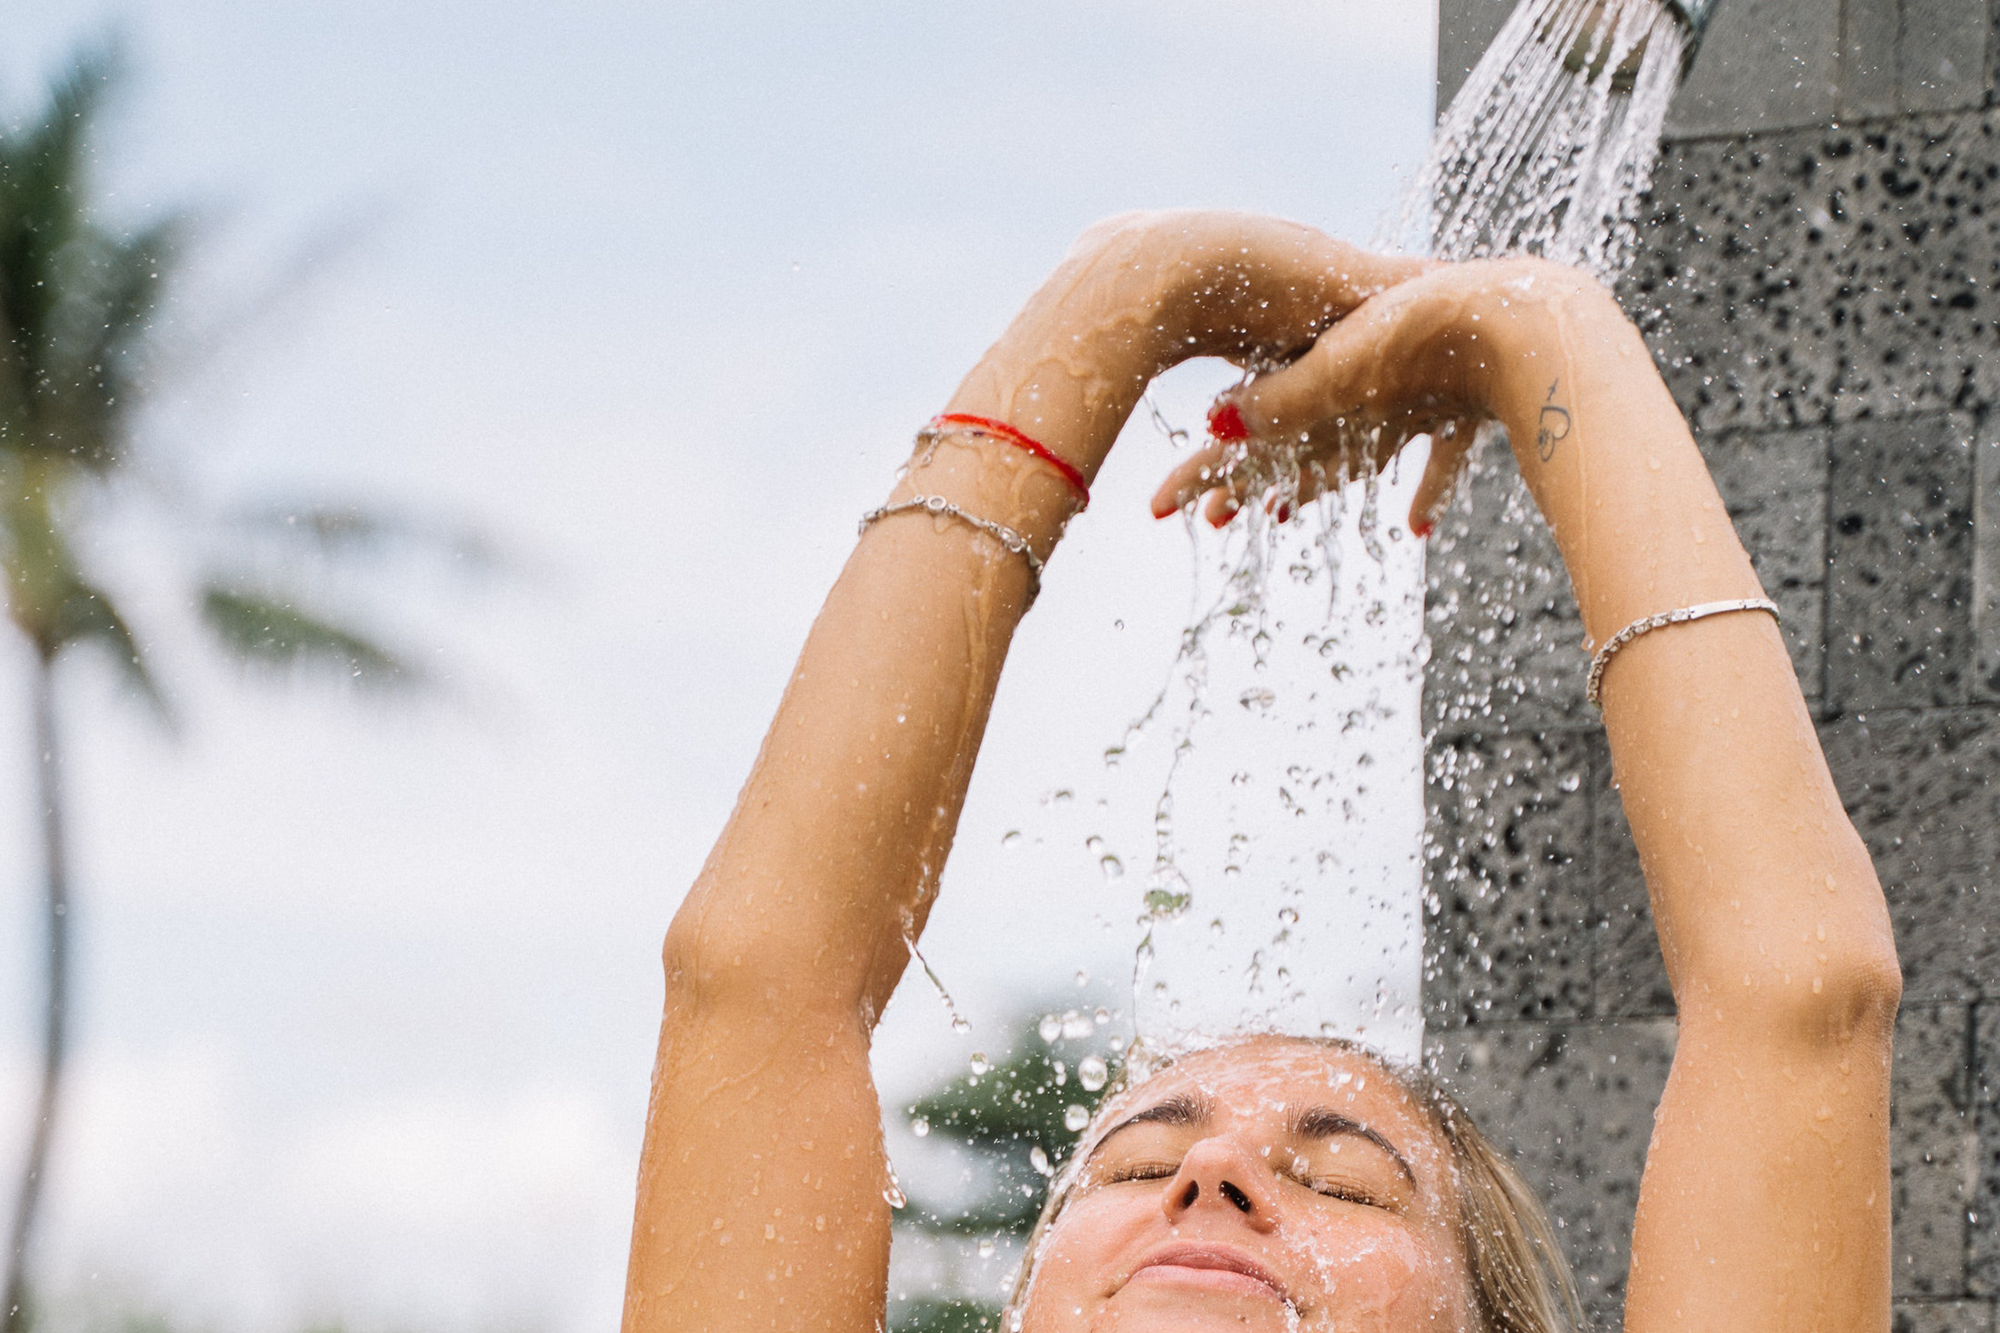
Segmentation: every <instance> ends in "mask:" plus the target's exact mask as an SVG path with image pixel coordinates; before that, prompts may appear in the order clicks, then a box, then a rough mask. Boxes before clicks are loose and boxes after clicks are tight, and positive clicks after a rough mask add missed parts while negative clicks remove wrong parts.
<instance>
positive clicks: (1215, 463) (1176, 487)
mask: <svg viewBox="0 0 2000 1333" xmlns="http://www.w3.org/2000/svg"><path fill="white" fill-rule="evenodd" d="M1242 451H1243V446H1242V445H1240V444H1227V443H1224V442H1222V441H1220V440H1218V441H1215V442H1213V443H1211V444H1208V445H1206V446H1204V447H1203V448H1200V449H1197V450H1196V451H1195V452H1194V453H1192V454H1189V455H1188V456H1187V457H1186V458H1184V459H1182V460H1181V461H1180V462H1179V463H1176V464H1175V465H1174V468H1173V470H1172V471H1171V472H1169V473H1167V476H1166V480H1164V481H1162V482H1161V483H1160V488H1159V489H1158V490H1156V491H1154V492H1153V517H1154V518H1165V517H1166V516H1167V515H1169V514H1171V513H1173V512H1175V511H1176V510H1178V509H1179V508H1181V506H1183V505H1187V504H1192V503H1194V501H1196V500H1197V499H1200V498H1201V496H1203V495H1204V494H1206V493H1207V492H1209V491H1212V490H1214V489H1216V488H1217V487H1218V486H1219V485H1221V483H1222V478H1223V476H1224V474H1225V473H1226V472H1227V471H1228V465H1229V461H1230V456H1231V455H1232V454H1239V455H1240V454H1241V453H1242Z"/></svg>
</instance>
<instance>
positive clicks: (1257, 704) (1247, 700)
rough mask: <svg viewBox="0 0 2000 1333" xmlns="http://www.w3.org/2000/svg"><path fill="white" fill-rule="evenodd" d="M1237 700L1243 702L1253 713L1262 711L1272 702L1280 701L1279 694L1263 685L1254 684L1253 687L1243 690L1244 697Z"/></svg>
mask: <svg viewBox="0 0 2000 1333" xmlns="http://www.w3.org/2000/svg"><path fill="white" fill-rule="evenodd" d="M1236 702H1237V703H1240V704H1242V705H1243V706H1244V707H1245V708H1247V709H1249V710H1250V711H1251V712H1253V713H1261V712H1263V711H1264V710H1265V709H1267V708H1269V707H1270V706H1271V705H1272V704H1274V703H1276V702H1278V696H1277V694H1276V693H1275V692H1274V691H1272V690H1270V689H1267V688H1265V687H1264V686H1262V685H1253V686H1252V687H1251V688H1249V689H1247V690H1245V691H1243V695H1242V697H1241V698H1239V699H1238V700H1237V701H1236Z"/></svg>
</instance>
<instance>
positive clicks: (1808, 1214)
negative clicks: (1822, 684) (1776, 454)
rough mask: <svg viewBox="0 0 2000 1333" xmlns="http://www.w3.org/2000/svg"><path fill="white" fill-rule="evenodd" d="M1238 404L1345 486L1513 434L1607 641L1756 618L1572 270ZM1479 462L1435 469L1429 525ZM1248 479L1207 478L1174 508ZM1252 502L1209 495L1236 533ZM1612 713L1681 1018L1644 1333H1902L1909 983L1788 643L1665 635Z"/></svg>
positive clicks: (1347, 328)
mask: <svg viewBox="0 0 2000 1333" xmlns="http://www.w3.org/2000/svg"><path fill="white" fill-rule="evenodd" d="M1240 407H1241V410H1242V412H1243V415H1244V416H1245V418H1246V419H1247V420H1248V423H1249V425H1250V427H1251V428H1252V430H1253V431H1254V433H1255V436H1256V439H1257V441H1259V442H1261V446H1260V447H1259V448H1256V449H1253V452H1261V453H1263V454H1266V455H1268V454H1269V453H1270V452H1271V451H1272V445H1273V444H1284V443H1291V444H1294V445H1299V446H1301V447H1303V449H1304V451H1305V453H1306V455H1307V456H1308V457H1310V458H1315V459H1319V460H1322V461H1324V462H1328V463H1331V464H1333V465H1334V466H1338V465H1339V464H1340V463H1342V462H1343V461H1345V462H1350V463H1353V464H1357V465H1358V464H1361V463H1362V462H1363V461H1364V460H1363V459H1361V458H1360V456H1359V452H1360V450H1359V446H1357V445H1356V444H1355V443H1354V442H1355V441H1356V440H1357V439H1358V438H1360V432H1362V431H1365V429H1366V428H1367V427H1369V426H1371V425H1373V424H1377V423H1381V422H1384V421H1387V422H1389V423H1391V432H1392V434H1396V433H1400V432H1406V431H1407V430H1409V429H1411V428H1412V427H1419V428H1420V427H1423V426H1427V425H1432V424H1436V423H1441V422H1446V421H1454V420H1461V419H1466V418H1477V417H1484V416H1493V417H1497V418H1499V419H1500V420H1501V421H1502V422H1504V423H1505V424H1506V426H1507V428H1508V433H1509V436H1510V438H1511V440H1512V441H1513V445H1514V452H1515V456H1516V458H1517V459H1518V460H1519V462H1520V467H1521V472H1522V475H1523V476H1524V478H1525V479H1526V481H1527V483H1528V486H1529V489H1530V490H1531V491H1532V492H1533V494H1534V496H1535V499H1536V501H1537V503H1538V504H1539V505H1540V506H1541V509H1542V513H1543V514H1544V516H1546V517H1547V519H1548V520H1549V524H1550V527H1551V528H1552V530H1553V531H1554V534H1555V537H1556V541H1557V543H1558V545H1559V546H1560V547H1561V550H1562V553H1563V559H1564V561H1565V563H1566V564H1567V566H1568V568H1569V572H1570V578H1571V581H1572V583H1573V585H1574V587H1575V590H1576V596H1577V602H1578V605H1579V606H1580V607H1581V609H1582V612H1583V619H1584V625H1585V627H1586V630H1587V632H1588V634H1589V636H1590V640H1591V643H1592V644H1593V645H1597V644H1602V643H1603V642H1604V641H1605V640H1606V639H1607V638H1608V637H1610V636H1611V635H1613V634H1615V633H1616V632H1617V631H1618V630H1619V629H1620V628H1622V627H1624V626H1626V625H1628V624H1631V623H1632V622H1634V621H1636V620H1638V619H1640V618H1642V617H1646V616H1650V615H1653V614H1655V613H1659V612H1664V611H1670V610H1674V609H1676V608H1680V607H1685V606H1690V605H1694V604H1698V603H1703V602H1711V601H1718V600H1725V599H1739V598H1751V597H1759V596H1762V590H1761V589H1760V588H1759V586H1758V583H1757V580H1756V577H1755V576H1754V575H1753V574H1752V572H1751V569H1750V562H1749V559H1748V558H1747V556H1746V555H1745V554H1744V551H1743V548H1742V545H1741V544H1740V543H1739V542H1738V541H1737V538H1736V534H1735V532H1734V530H1733V529H1732V527H1731V525H1730V523H1729V519H1728V516H1727V515H1726V513H1725V512H1724V510H1723V506H1722V501H1721V499H1720V498H1719V497H1718V496H1717V494H1716V491H1715V487H1714V485H1713V483H1712V482H1711V481H1710V479H1709V476H1708V471H1707V468H1706V467H1705V465H1704V464H1703V462H1702V459H1701V455H1700V453H1699V452H1698V450H1697V449H1696V447H1695V444H1694V441H1693V439H1692V437H1691V436H1690V435H1689V433H1688V430H1687V427H1686V425H1685V423H1684V422H1683V421H1682V419H1681V416H1680V414H1679V412H1678V410H1677V409H1676V408H1675V406H1674V403H1673V400H1672V398H1671V397H1670V395H1669V394H1668V392H1667V390H1666V387H1665V385H1664V384H1663V383H1662V382H1661V380H1660V377H1659V375H1658V373H1657V372H1656V371H1655V369H1654V367H1653V364H1652V360H1651V358H1650V356H1649V355H1648V353H1647V351H1646V348H1645V345H1644V343H1643V342H1642V340H1641V339H1640V337H1639V335H1638V333H1637V331H1636V330H1634V329H1633V328H1632V326H1631V325H1630V324H1629V323H1628V322H1627V321H1626V320H1625V319H1624V317H1623V316H1622V314H1621V313H1620V312H1619V311H1618V309H1617V307H1616V305H1615V304H1614V303H1613V301H1612V300H1611V298H1610V297H1609V295H1608V294H1606V293H1605V292H1604V291H1603V290H1602V289H1601V288H1599V287H1598V286H1597V285H1596V284H1595V283H1592V282H1590V281H1589V280H1588V279H1587V278H1582V277H1580V276H1579V275H1576V274H1573V273H1571V272H1569V271H1567V270H1564V269H1560V268H1556V267H1554V266H1551V265H1545V264H1540V263H1536V262H1532V261H1510V262H1504V263H1494V264H1482V265H1466V266H1463V267H1462V268H1458V269H1454V270H1448V271H1440V272H1438V273H1435V274H1432V275H1428V276H1426V277H1424V278H1420V279H1418V280H1416V281H1413V282H1410V283H1407V284H1404V285H1403V286H1400V287H1398V288H1396V289H1394V290H1393V291H1391V292H1389V293H1388V294H1387V295H1385V296H1384V297H1382V298H1380V299H1378V300H1377V301H1374V302H1371V303H1370V304H1369V306H1367V307H1364V308H1363V309H1362V310H1361V311H1358V312H1357V313H1356V314H1355V315H1354V316H1353V317H1352V318H1350V319H1348V320H1347V321H1345V322H1343V323H1342V324H1341V325H1340V326H1339V327H1337V328H1336V329H1334V330H1333V331H1332V332H1330V333H1329V334H1328V335H1326V337H1324V338H1323V339H1322V340H1321V342H1320V343H1319V345H1318V346H1317V347H1315V349H1314V350H1313V352H1312V353H1310V354H1309V355H1308V356H1307V357H1306V358H1304V359H1303V360H1302V361H1301V362H1300V363H1299V364H1297V365H1296V366H1293V367H1291V368H1289V369H1287V370H1285V371H1283V372H1280V373H1278V374H1276V375H1272V376H1269V377H1267V378H1266V379H1264V380H1261V381H1259V382H1258V383H1256V384H1254V385H1252V386H1251V388H1250V389H1249V390H1248V391H1246V392H1245V393H1244V394H1243V395H1242V397H1241V402H1240ZM1336 418H1344V419H1345V422H1344V424H1337V422H1336V420H1335V419H1336ZM1464 439H1465V433H1464V432H1461V433H1460V434H1459V436H1458V438H1457V439H1456V440H1455V441H1450V442H1446V443H1444V444H1442V445H1441V446H1440V447H1439V448H1437V449H1436V450H1434V457H1433V460H1432V464H1431V467H1430V470H1429V474H1428V475H1427V476H1426V478H1425V481H1424V485H1423V488H1422V492H1421V494H1420V496H1419V500H1418V510H1417V512H1416V514H1415V515H1414V519H1413V521H1414V523H1415V524H1416V525H1417V526H1418V527H1419V529H1420V530H1422V528H1423V525H1424V523H1425V520H1426V519H1427V517H1428V515H1429V513H1430V511H1431V507H1432V506H1434V505H1435V504H1436V503H1438V501H1439V500H1440V499H1441V497H1442V496H1443V495H1444V494H1445V492H1446V490H1447V489H1448V487H1449V485H1450V481H1451V478H1452V476H1453V474H1454V473H1455V471H1456V468H1457V465H1458V462H1459V457H1458V455H1459V454H1461V453H1462V450H1463V447H1464V444H1463V442H1464ZM1392 442H1393V441H1392ZM1239 452H1240V451H1239ZM1204 465H1205V466H1207V467H1208V469H1209V479H1207V480H1204V478H1203V477H1202V476H1201V468H1202V467H1203V466H1204ZM1230 465H1231V459H1230V457H1229V456H1227V455H1225V454H1223V453H1220V452H1218V453H1215V454H1212V455H1211V456H1209V457H1208V458H1206V459H1202V460H1196V461H1195V462H1194V463H1193V464H1190V465H1189V466H1187V467H1185V468H1184V469H1182V470H1181V471H1180V472H1179V473H1177V474H1176V475H1175V476H1174V477H1173V478H1171V479H1170V480H1169V483H1168V485H1167V486H1166V487H1165V488H1163V490H1162V493H1161V495H1160V497H1159V498H1158V499H1157V500H1156V502H1155V503H1156V508H1158V509H1167V508H1171V506H1172V505H1174V504H1176V503H1179V502H1181V501H1184V500H1186V499H1189V498H1192V497H1193V496H1195V495H1197V494H1199V493H1200V492H1202V491H1203V490H1207V489H1213V488H1214V479H1215V477H1216V476H1217V475H1218V473H1219V472H1222V471H1226V470H1227V469H1228V468H1229V467H1230ZM1235 502H1236V498H1235V497H1232V496H1231V494H1230V493H1229V492H1228V491H1227V490H1226V489H1225V490H1222V491H1220V492H1218V493H1216V494H1214V495H1212V496H1211V499H1210V504H1211V506H1212V507H1213V512H1216V513H1217V514H1220V513H1222V512H1224V511H1226V509H1227V508H1228V507H1229V506H1230V505H1231V504H1233V503H1235ZM1603 702H1604V723H1605V728H1606V730H1607V732H1608V733H1609V736H1610V741H1611V751H1612V756H1613V760H1614V762H1615V766H1616V771H1617V776H1618V783H1619V789H1620V791H1621V793H1622V795H1623V799H1624V803H1625V810H1626V813H1627V815H1628V817H1629V819H1630V822H1631V825H1632V832H1633V836H1634V838H1635V840H1636V841H1637V844H1638V848H1639V855H1640V859H1641V863H1642V865H1643V866H1644V869H1645V874H1646V883H1647V887H1648V890H1649V892H1650V894H1651V897H1652V903H1653V912H1654V918H1655V920H1656V921H1657V922H1658V925H1659V933H1660V944H1661V947H1662V949H1663V950H1664V952H1665V956H1666V962H1667V971H1668V975H1669V977H1670V979H1671V981H1672V984H1673V990H1674V997H1675V1001H1676V1004H1677V1006H1678V1009H1679V1016H1680V1036H1679V1045H1678V1048H1677V1051H1676V1055H1675V1058H1674V1065H1673V1070H1672V1073H1671V1076H1670V1078H1669V1081H1668V1085H1667V1089H1666V1093H1665V1095H1664V1097H1663V1098H1662V1101H1661V1104H1660V1108H1659V1112H1658V1117H1657V1119H1656V1122H1655V1128H1654V1134H1653V1140H1652V1146H1651V1149H1650V1151H1649V1153H1648V1156H1647V1164H1646V1174H1645V1179H1644V1182H1643V1185H1642V1188H1641V1191H1640V1200H1639V1214H1638V1221H1637V1225H1636V1229H1635V1232H1634V1236H1633V1241H1632V1274H1631V1280H1630V1283H1629V1286H1628V1290H1627V1297H1626V1327H1627V1328H1628V1329H1630V1330H1638V1331H1643V1333H1700V1331H1705V1330H1713V1331H1714V1333H1738V1331H1739V1330H1744V1329H1757V1330H1760V1333H1812V1331H1817V1330H1831V1329H1884V1328H1887V1327H1888V1323H1889V1292H1890V1248H1889V1152H1888V1148H1889V1140H1888V1126H1889V1053H1890V1036H1891V1028H1892V1025H1893V1021H1894V1017H1895V1011H1896V1005H1897V1000H1898V996H1899V994H1900V987H1901V982H1900V973H1899V971H1898V968H1897V963H1896V955H1895V946H1894V941H1893V938H1892V936H1891V933H1890V927H1889V919H1888V912H1887V908H1886V905H1885V903H1884V901H1883V897H1882V892H1881V889H1880V887H1879V885H1878V884H1877V881H1876V878H1875V874H1874V870H1873V868H1872V866H1871V865H1870V863H1869V860H1868V857H1867V854H1866V852H1865V851H1864V849H1863V847H1862V844H1861V840H1860V838H1859V837H1858V836H1857V835H1856V834H1855V832H1854V829H1853V827H1852V826H1851V825H1850V824H1849V822H1848V820H1847V817H1846V815H1845V813H1844V811H1843V810H1842V807H1841V804H1840V800H1839V797H1838V796H1837V795H1836V793H1835V791H1834V786H1833V783H1832V781H1831V779H1830V777H1829V776H1828V773H1827V769H1826V763H1825V760H1824V759H1823V757H1822V756H1821V753H1820V748H1819V744H1818V740H1817V737H1816V735H1815V733H1814V731H1813V726H1812V722H1811V719H1810V717H1809V716H1808V714H1807V712H1806V708H1805V705H1804V702H1803V701H1802V699H1801V698H1800V695H1799V691H1798V686H1797V683H1796V681H1795V679H1794V677H1793V674H1792V668H1791V664H1790V662H1789V660H1788V658H1787V656H1786V653H1785V648H1784V644H1783V642H1782V640H1781V639H1780V637H1779V634H1778V630H1777V627H1776V626H1775V624H1774V623H1773V622H1772V619H1771V618H1770V617H1769V616H1768V615H1764V614H1759V613H1737V614H1728V615H1718V616H1714V617H1711V618H1707V619H1702V620H1698V621H1692V622H1688V623H1684V624H1679V625H1674V626H1671V627H1668V628H1664V629H1660V630H1657V631H1655V632H1652V633H1647V634H1645V635H1643V636H1641V637H1639V638H1637V639H1635V640H1633V641H1631V642H1630V643H1629V645H1627V646H1626V647H1624V648H1623V649H1622V650H1620V651H1619V652H1617V653H1616V654H1615V655H1614V656H1613V657H1612V658H1611V660H1610V663H1609V666H1608V668H1607V670H1606V672H1605V675H1604V678H1603Z"/></svg>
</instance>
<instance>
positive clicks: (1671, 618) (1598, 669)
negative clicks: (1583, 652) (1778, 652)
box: [1583, 597, 1784, 708]
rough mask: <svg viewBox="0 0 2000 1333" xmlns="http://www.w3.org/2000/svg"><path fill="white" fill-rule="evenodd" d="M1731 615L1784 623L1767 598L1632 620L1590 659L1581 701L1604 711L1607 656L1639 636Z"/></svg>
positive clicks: (1703, 605) (1687, 608)
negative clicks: (1765, 615)
mask: <svg viewBox="0 0 2000 1333" xmlns="http://www.w3.org/2000/svg"><path fill="white" fill-rule="evenodd" d="M1732 611H1769V612H1770V613H1771V619H1773V620H1775V621H1778V622H1779V623H1780V624H1783V623H1784V617H1783V616H1780V615H1779V614H1778V604H1777V603H1776V602H1774V601H1772V600H1771V599H1770V598H1768V597H1742V598H1738V599H1737V600H1735V601H1731V602H1702V603H1700V604H1699V605H1697V606H1684V607H1682V608H1681V609H1680V610H1678V611H1662V612H1660V614H1658V615H1656V616H1647V617H1646V618H1645V619H1643V620H1635V621H1633V622H1632V623H1631V624H1629V625H1627V626H1626V627H1625V628H1624V629H1621V630H1619V631H1618V632H1617V633H1616V634H1614V635H1612V636H1611V637H1610V638H1608V639H1606V640H1605V641H1604V646H1603V647H1602V648H1599V649H1598V650H1597V652H1596V653H1595V654H1593V655H1592V657H1591V659H1590V678H1589V679H1588V680H1587V681H1585V682H1584V686H1583V697H1584V698H1586V699H1588V700H1590V702H1592V703H1593V704H1596V705H1597V706H1598V707H1599V708H1602V707H1604V699H1603V686H1604V668H1605V667H1607V666H1609V665H1611V655H1612V654H1613V653H1615V652H1617V651H1618V650H1619V649H1620V648H1623V647H1624V646H1625V645H1626V644H1628V643H1630V642H1632V640H1634V639H1636V638H1638V637H1639V636H1640V635H1641V634H1650V633H1652V632H1653V631H1654V630H1656V629H1664V628H1665V627H1666V626H1668V625H1685V624H1686V623H1687V622H1688V621H1690V620H1701V619H1703V618H1704V617H1707V616H1722V615H1728V614H1729V613H1730V612H1732Z"/></svg>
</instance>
